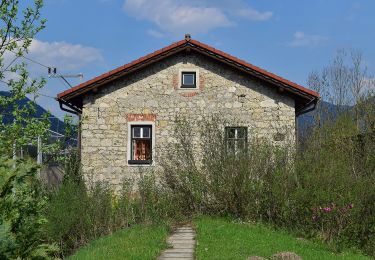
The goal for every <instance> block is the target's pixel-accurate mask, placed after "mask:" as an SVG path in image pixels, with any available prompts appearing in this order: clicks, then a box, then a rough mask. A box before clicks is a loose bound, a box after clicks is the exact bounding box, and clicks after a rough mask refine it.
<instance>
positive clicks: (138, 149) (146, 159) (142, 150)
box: [128, 125, 152, 164]
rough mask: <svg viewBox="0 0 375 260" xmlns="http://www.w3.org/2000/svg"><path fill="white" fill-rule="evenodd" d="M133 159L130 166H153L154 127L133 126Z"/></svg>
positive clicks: (131, 144)
mask: <svg viewBox="0 0 375 260" xmlns="http://www.w3.org/2000/svg"><path fill="white" fill-rule="evenodd" d="M130 142H131V143H130V147H131V149H130V150H131V157H130V160H129V161H128V163H129V164H151V163H152V126H151V125H133V126H131V140H130Z"/></svg>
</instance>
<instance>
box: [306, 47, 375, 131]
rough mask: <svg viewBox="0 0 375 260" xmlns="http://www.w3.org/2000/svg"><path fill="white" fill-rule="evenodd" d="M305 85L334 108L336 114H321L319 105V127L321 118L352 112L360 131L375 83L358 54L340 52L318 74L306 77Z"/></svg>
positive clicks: (317, 115) (314, 72)
mask: <svg viewBox="0 0 375 260" xmlns="http://www.w3.org/2000/svg"><path fill="white" fill-rule="evenodd" d="M307 84H308V86H309V87H310V88H311V89H314V90H316V91H318V92H319V93H320V95H321V97H322V99H323V101H327V102H330V103H332V104H334V105H335V106H336V109H335V111H322V110H323V109H324V108H323V107H322V105H318V108H317V113H316V115H315V122H316V124H317V125H318V126H320V125H321V123H322V118H321V115H322V114H325V115H326V117H327V118H326V119H334V118H335V117H336V116H337V114H341V113H342V112H348V111H352V112H354V118H355V123H356V126H357V130H360V127H361V123H363V113H364V110H366V109H367V108H368V105H369V100H370V97H371V96H373V88H374V86H375V82H374V81H372V80H370V76H369V75H368V72H367V67H366V66H365V64H364V60H363V55H362V53H361V52H360V51H358V50H350V51H347V50H339V51H338V52H337V53H336V56H335V57H334V58H333V59H332V61H331V62H330V64H329V65H328V66H326V67H324V68H323V69H322V71H321V72H319V71H313V72H311V73H310V74H309V77H308V81H307ZM350 107H352V109H349V108H350ZM330 116H332V117H330Z"/></svg>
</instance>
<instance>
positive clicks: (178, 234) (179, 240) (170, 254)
mask: <svg viewBox="0 0 375 260" xmlns="http://www.w3.org/2000/svg"><path fill="white" fill-rule="evenodd" d="M167 242H168V244H169V245H170V246H171V248H168V249H166V250H164V251H163V252H162V253H161V255H160V256H159V257H158V260H174V259H175V260H184V259H185V260H193V259H194V250H195V231H194V229H193V228H192V227H191V225H185V226H182V227H179V228H177V229H176V230H175V231H174V232H173V234H172V235H171V236H170V237H169V238H168V239H167Z"/></svg>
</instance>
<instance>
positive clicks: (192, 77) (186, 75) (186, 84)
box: [181, 72, 197, 88]
mask: <svg viewBox="0 0 375 260" xmlns="http://www.w3.org/2000/svg"><path fill="white" fill-rule="evenodd" d="M181 76H182V79H181V83H182V85H181V88H196V86H197V84H196V83H197V82H196V81H197V79H196V73H195V72H182V73H181Z"/></svg>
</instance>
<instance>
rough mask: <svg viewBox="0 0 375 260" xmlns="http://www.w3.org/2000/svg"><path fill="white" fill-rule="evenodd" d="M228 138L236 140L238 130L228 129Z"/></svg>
mask: <svg viewBox="0 0 375 260" xmlns="http://www.w3.org/2000/svg"><path fill="white" fill-rule="evenodd" d="M227 137H228V138H231V139H232V138H236V128H227Z"/></svg>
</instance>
